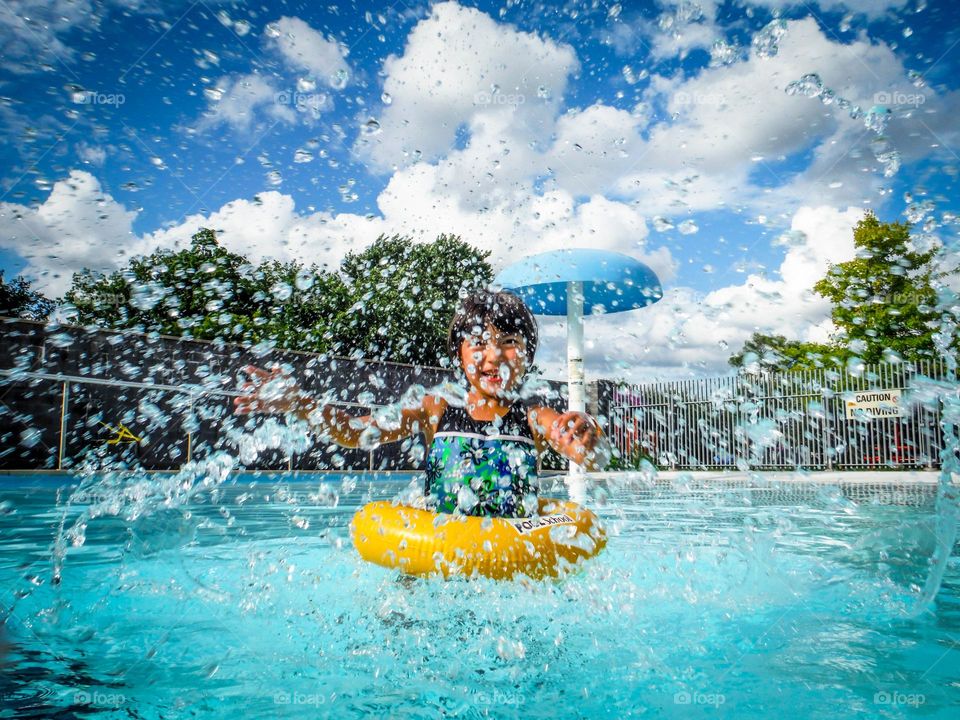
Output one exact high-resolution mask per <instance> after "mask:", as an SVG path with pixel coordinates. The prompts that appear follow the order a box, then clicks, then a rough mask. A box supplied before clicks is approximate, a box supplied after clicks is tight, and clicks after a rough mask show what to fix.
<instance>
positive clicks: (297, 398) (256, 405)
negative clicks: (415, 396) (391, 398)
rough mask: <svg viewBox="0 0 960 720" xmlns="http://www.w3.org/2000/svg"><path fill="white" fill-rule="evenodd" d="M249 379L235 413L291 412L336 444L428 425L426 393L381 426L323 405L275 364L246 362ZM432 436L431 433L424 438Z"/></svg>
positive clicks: (385, 438)
mask: <svg viewBox="0 0 960 720" xmlns="http://www.w3.org/2000/svg"><path fill="white" fill-rule="evenodd" d="M243 370H244V372H246V373H247V374H248V375H249V376H250V379H249V380H248V381H247V382H244V383H242V384H241V385H240V390H241V391H243V392H246V393H247V394H246V395H241V396H240V397H238V398H236V399H234V401H233V403H234V406H235V407H234V412H236V413H237V414H238V415H249V414H253V413H268V414H292V415H295V416H296V417H298V418H299V419H301V420H304V421H306V422H307V423H308V424H309V425H310V426H311V427H312V428H313V429H314V430H316V431H317V432H319V433H322V434H325V435H328V436H329V437H330V438H331V439H332V440H333V441H334V442H336V443H337V444H338V445H341V446H343V447H348V448H357V447H360V445H361V444H362V443H364V438H363V436H364V433H367V440H368V442H369V443H370V444H371V445H372V444H377V445H380V444H383V443H390V442H396V441H397V440H403V439H404V438H407V437H410V436H411V435H416V434H417V433H420V432H424V431H425V430H427V432H429V429H431V428H432V426H431V422H430V421H431V416H432V415H434V414H435V413H434V406H435V405H436V402H435V400H434V399H433V398H432V397H430V396H427V397H426V398H424V403H423V405H422V406H420V407H417V408H410V409H403V410H401V411H400V418H399V422H398V423H392V424H391V427H389V428H385V427H381V426H380V425H378V423H377V420H376V418H375V417H374V416H372V415H358V416H354V415H350V414H349V413H348V412H346V411H345V410H341V409H339V408H337V407H335V406H333V405H329V404H327V405H325V404H323V403H321V402H320V401H319V400H317V399H316V398H314V397H313V396H311V395H310V394H308V393H307V392H305V391H304V390H302V389H301V388H300V387H299V386H298V385H297V384H296V383H295V382H294V381H293V378H291V377H290V376H289V375H287V374H285V373H284V372H283V370H282V369H281V368H280V367H278V366H275V367H273V368H271V369H270V370H264V369H262V368H258V367H254V366H252V365H248V366H246V367H244V368H243ZM430 439H432V433H430V437H429V438H428V441H429V440H430Z"/></svg>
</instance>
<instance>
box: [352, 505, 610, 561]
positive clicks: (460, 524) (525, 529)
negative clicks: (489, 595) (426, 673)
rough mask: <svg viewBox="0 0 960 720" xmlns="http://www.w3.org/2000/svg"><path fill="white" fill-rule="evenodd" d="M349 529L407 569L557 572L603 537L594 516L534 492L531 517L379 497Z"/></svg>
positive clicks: (371, 556)
mask: <svg viewBox="0 0 960 720" xmlns="http://www.w3.org/2000/svg"><path fill="white" fill-rule="evenodd" d="M350 537H351V538H352V539H353V544H354V546H355V547H356V548H357V550H358V551H359V552H360V556H361V557H363V559H364V560H367V561H369V562H372V563H376V564H377V565H382V566H384V567H388V568H399V569H400V570H402V571H403V572H404V573H406V574H408V575H437V574H440V575H443V576H444V577H450V576H452V575H465V576H467V577H469V576H472V575H474V574H476V575H480V576H483V577H488V578H493V579H495V580H505V579H509V578H512V577H513V576H514V575H526V576H528V577H531V578H534V579H540V578H545V577H559V576H561V575H563V574H566V573H568V572H570V570H572V569H574V568H575V567H576V566H577V565H578V564H579V563H580V562H581V561H582V560H585V559H586V558H590V557H593V556H594V555H596V554H597V553H599V552H600V551H601V550H602V549H603V547H604V546H605V545H606V544H607V536H606V533H605V532H604V530H603V528H602V526H601V525H600V522H599V520H598V519H597V516H596V515H594V514H593V513H592V512H590V511H589V510H587V509H586V508H583V507H580V506H579V505H577V504H576V503H574V502H568V501H565V500H552V499H550V498H540V510H539V516H537V517H532V518H495V517H472V516H466V515H448V514H438V513H435V512H430V511H427V510H421V509H417V508H412V507H406V506H403V505H398V504H396V503H395V502H389V501H384V500H380V501H377V502H372V503H369V504H367V505H365V506H364V507H362V508H360V510H358V511H357V513H356V515H354V517H353V521H352V522H351V523H350Z"/></svg>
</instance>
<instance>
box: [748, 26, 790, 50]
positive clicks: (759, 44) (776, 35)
mask: <svg viewBox="0 0 960 720" xmlns="http://www.w3.org/2000/svg"><path fill="white" fill-rule="evenodd" d="M786 32H787V23H786V21H784V20H779V19H778V20H773V21H771V22H770V23H769V24H768V25H767V26H766V27H764V28H763V30H761V31H760V32H758V33H757V34H756V35H754V36H753V42H752V43H751V45H752V46H753V52H754V54H755V55H756V56H757V57H762V58H771V57H774V56H775V55H776V54H777V53H778V52H780V40H781V39H782V38H783V36H784V35H785V34H786Z"/></svg>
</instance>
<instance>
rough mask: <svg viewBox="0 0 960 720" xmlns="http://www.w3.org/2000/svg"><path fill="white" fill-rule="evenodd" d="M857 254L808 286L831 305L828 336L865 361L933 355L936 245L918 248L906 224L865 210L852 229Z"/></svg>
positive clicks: (834, 266)
mask: <svg viewBox="0 0 960 720" xmlns="http://www.w3.org/2000/svg"><path fill="white" fill-rule="evenodd" d="M853 241H854V246H855V247H856V257H855V258H854V259H853V260H850V261H848V262H843V263H838V264H837V265H832V266H831V267H830V269H829V271H828V273H827V276H826V277H824V278H823V279H821V280H820V281H819V282H817V283H816V284H815V285H814V286H813V289H814V291H815V292H817V293H818V294H819V295H822V296H823V297H825V298H827V299H828V300H830V301H831V302H832V303H833V310H832V313H831V317H832V318H833V324H834V325H835V326H836V328H837V333H836V336H835V337H834V338H833V340H834V341H835V343H836V344H837V345H840V346H842V347H844V348H845V350H846V353H847V355H848V356H854V355H855V356H857V357H859V358H861V359H862V360H863V361H864V362H866V363H876V362H880V361H881V360H884V359H890V358H891V357H900V358H902V359H904V360H918V359H921V358H928V357H932V356H933V355H934V354H935V351H934V344H933V333H934V332H935V329H936V328H935V321H936V310H935V307H936V300H937V295H936V291H935V290H934V289H933V286H932V283H931V280H932V279H933V278H934V273H935V272H936V269H935V268H934V267H933V264H932V260H933V258H934V256H935V255H936V250H935V249H930V250H926V251H919V250H917V249H915V248H914V247H913V245H912V243H911V241H910V226H909V224H907V223H900V222H896V223H882V222H880V221H879V220H878V219H877V217H876V216H875V215H874V214H873V213H868V214H867V215H866V216H865V217H864V218H863V220H861V221H860V222H859V223H858V224H857V227H856V228H854V231H853Z"/></svg>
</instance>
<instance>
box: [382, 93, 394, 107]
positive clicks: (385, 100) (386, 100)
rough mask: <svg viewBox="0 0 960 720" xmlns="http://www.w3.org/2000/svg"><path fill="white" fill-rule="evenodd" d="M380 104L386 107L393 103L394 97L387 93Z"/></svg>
mask: <svg viewBox="0 0 960 720" xmlns="http://www.w3.org/2000/svg"><path fill="white" fill-rule="evenodd" d="M380 102H382V103H383V104H384V105H390V104H392V103H393V96H392V95H391V94H390V93H388V92H385V93H383V94H382V95H381V96H380Z"/></svg>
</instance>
